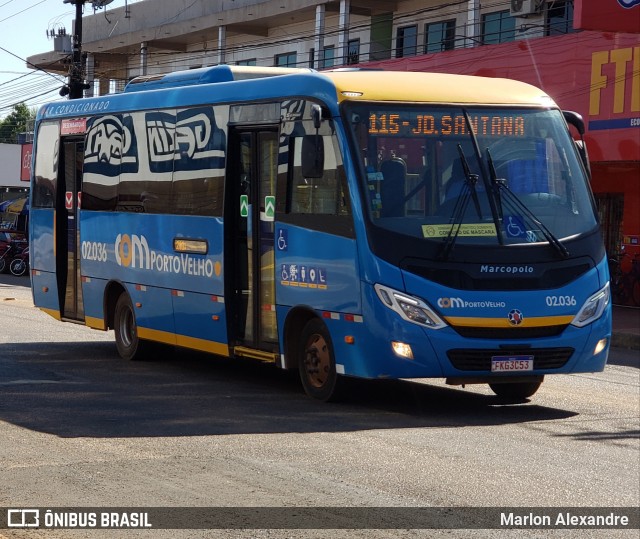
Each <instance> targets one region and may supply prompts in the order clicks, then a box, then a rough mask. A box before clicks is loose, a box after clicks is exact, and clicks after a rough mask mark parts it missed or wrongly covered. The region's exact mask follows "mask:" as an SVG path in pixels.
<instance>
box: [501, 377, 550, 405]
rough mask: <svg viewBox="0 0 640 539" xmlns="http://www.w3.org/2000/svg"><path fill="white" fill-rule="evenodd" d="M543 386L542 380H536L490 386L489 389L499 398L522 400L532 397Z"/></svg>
mask: <svg viewBox="0 0 640 539" xmlns="http://www.w3.org/2000/svg"><path fill="white" fill-rule="evenodd" d="M541 385H542V380H536V381H532V382H512V383H509V382H506V383H502V384H489V387H490V388H491V390H492V391H493V392H494V393H495V394H496V395H497V396H498V397H501V398H503V399H517V400H521V399H526V398H529V397H531V396H532V395H533V394H534V393H535V392H536V391H538V389H539V388H540V386H541Z"/></svg>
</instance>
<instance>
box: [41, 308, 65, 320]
mask: <svg viewBox="0 0 640 539" xmlns="http://www.w3.org/2000/svg"><path fill="white" fill-rule="evenodd" d="M38 309H40V310H41V311H42V312H43V313H46V314H48V315H49V316H51V317H53V318H55V319H56V320H58V321H60V320H61V318H60V311H58V310H56V309H47V308H46V307H38Z"/></svg>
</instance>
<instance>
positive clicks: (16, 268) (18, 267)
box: [9, 258, 27, 277]
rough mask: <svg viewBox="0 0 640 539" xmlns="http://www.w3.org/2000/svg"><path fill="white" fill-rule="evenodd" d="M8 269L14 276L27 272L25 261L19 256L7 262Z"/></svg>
mask: <svg viewBox="0 0 640 539" xmlns="http://www.w3.org/2000/svg"><path fill="white" fill-rule="evenodd" d="M9 271H10V272H11V274H12V275H15V276H16V277H21V276H22V275H24V274H25V273H27V261H26V260H22V259H21V258H16V259H14V260H12V261H11V264H9Z"/></svg>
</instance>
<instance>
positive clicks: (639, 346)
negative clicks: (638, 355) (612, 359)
mask: <svg viewBox="0 0 640 539" xmlns="http://www.w3.org/2000/svg"><path fill="white" fill-rule="evenodd" d="M611 346H612V347H614V348H626V349H628V350H640V335H635V334H633V333H615V332H614V333H613V334H612V335H611Z"/></svg>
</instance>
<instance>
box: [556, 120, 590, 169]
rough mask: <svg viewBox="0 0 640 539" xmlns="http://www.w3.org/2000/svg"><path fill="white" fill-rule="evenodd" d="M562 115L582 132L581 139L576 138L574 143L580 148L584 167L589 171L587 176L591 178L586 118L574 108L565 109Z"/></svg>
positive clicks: (579, 151) (579, 152)
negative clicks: (585, 134)
mask: <svg viewBox="0 0 640 539" xmlns="http://www.w3.org/2000/svg"><path fill="white" fill-rule="evenodd" d="M562 115H563V116H564V119H565V120H566V122H567V123H568V124H569V125H572V126H573V127H575V128H576V129H577V131H578V133H579V134H580V140H574V144H575V145H576V149H577V150H578V154H580V159H582V164H583V165H584V169H585V170H586V171H587V176H588V177H589V179H591V164H590V163H589V152H587V144H586V143H585V141H584V133H585V128H584V120H583V119H582V116H580V114H578V113H577V112H574V111H572V110H563V111H562Z"/></svg>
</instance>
